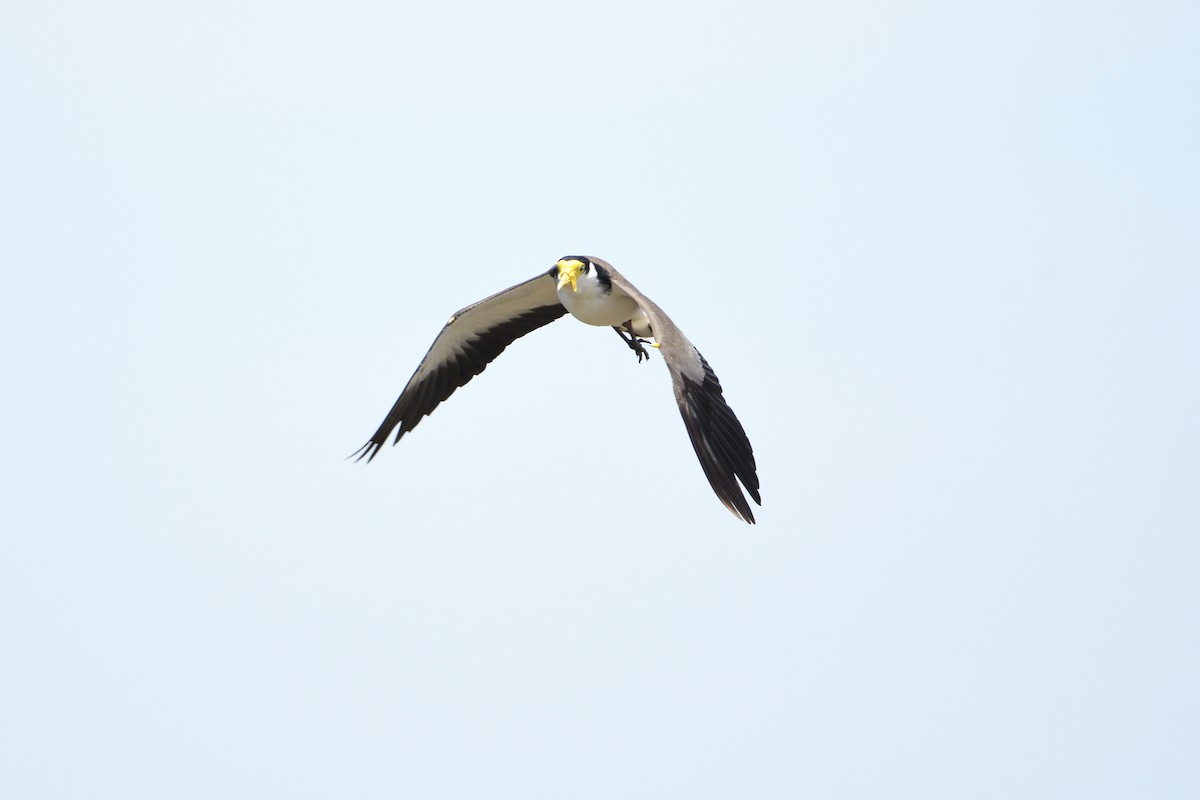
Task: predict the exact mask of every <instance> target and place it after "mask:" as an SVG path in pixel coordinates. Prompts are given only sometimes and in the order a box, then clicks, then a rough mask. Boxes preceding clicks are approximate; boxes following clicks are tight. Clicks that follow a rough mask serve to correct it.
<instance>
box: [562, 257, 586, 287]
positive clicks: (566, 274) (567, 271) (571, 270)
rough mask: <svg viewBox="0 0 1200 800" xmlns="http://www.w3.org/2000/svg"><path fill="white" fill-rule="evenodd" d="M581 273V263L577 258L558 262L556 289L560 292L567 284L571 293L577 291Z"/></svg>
mask: <svg viewBox="0 0 1200 800" xmlns="http://www.w3.org/2000/svg"><path fill="white" fill-rule="evenodd" d="M581 272H583V262H582V261H580V260H579V259H577V258H564V259H562V260H561V261H559V262H558V288H559V289H560V290H561V289H562V288H563V287H564V286H566V285H567V284H568V283H569V284H571V291H572V292H578V291H579V285H578V283H579V273H581Z"/></svg>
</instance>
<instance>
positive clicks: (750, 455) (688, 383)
mask: <svg viewBox="0 0 1200 800" xmlns="http://www.w3.org/2000/svg"><path fill="white" fill-rule="evenodd" d="M589 258H590V257H589ZM591 260H592V262H593V263H594V264H599V265H600V266H601V267H603V268H604V269H606V270H607V271H608V274H609V277H610V278H611V279H612V282H613V284H615V285H616V286H617V287H619V288H620V289H621V290H622V291H624V292H625V293H626V294H628V295H629V296H630V297H632V298H633V299H634V300H636V301H637V304H638V306H639V307H641V309H642V311H643V313H645V315H646V318H647V319H648V320H649V322H650V327H651V328H652V330H653V334H654V338H655V339H657V340H658V344H659V352H660V353H662V357H663V361H664V362H666V365H667V369H668V370H670V372H671V382H672V383H673V384H674V388H675V400H676V402H677V403H678V404H679V413H680V414H681V415H682V416H683V424H684V425H685V426H686V427H687V432H688V436H690V437H691V439H692V447H693V448H694V449H695V450H696V457H697V458H699V459H700V466H701V468H703V470H704V475H705V477H707V478H708V482H709V484H710V485H711V486H712V488H713V491H714V492H716V494H717V497H718V498H720V500H721V502H722V503H724V504H725V507H726V508H728V509H729V510H730V511H732V512H733V513H734V514H735V515H736V516H738V517H740V518H741V519H743V520H745V521H746V522H749V523H751V524H753V522H754V513H753V512H752V511H751V510H750V503H749V502H748V501H747V500H746V494H743V492H742V487H745V490H746V493H747V494H749V495H750V497H751V498H753V499H754V502H755V503H758V504H759V505H760V506H761V505H762V498H761V497H760V496H759V491H758V473H757V472H756V467H755V464H754V449H753V448H752V447H751V446H750V440H749V439H748V438H747V437H746V431H745V430H744V429H743V428H742V423H741V422H739V421H738V418H737V416H736V415H734V413H733V409H732V408H730V407H729V404H728V403H726V402H725V396H724V392H723V391H722V390H721V382H720V381H719V380H717V375H716V373H715V372H713V370H712V367H710V366H709V365H708V362H707V361H705V360H704V356H702V355H700V351H699V350H697V349H696V348H695V346H694V345H693V344H692V343H691V342H690V341H688V338H687V337H686V336H684V335H683V331H681V330H679V328H678V327H677V326H676V325H675V323H674V322H672V321H671V318H670V317H668V316H667V315H666V314H665V313H664V312H663V310H662V309H661V308H659V307H658V306H657V305H655V304H654V302H653V301H652V300H650V298H648V297H646V295H644V294H642V293H641V292H640V291H638V289H637V287H635V286H634V285H633V284H632V283H630V282H629V281H628V280H627V279H626V278H625V276H624V275H622V274H621V273H619V272H617V271H616V270H615V269H613V268H612V265H610V264H609V263H608V262H606V261H603V260H601V259H599V258H592V259H591ZM739 481H740V482H741V485H740V486H739V485H738V482H739Z"/></svg>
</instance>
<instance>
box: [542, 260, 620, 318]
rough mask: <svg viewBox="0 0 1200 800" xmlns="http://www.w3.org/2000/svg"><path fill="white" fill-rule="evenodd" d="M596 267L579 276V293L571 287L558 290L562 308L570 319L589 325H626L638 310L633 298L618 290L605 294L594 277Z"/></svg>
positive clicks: (615, 288) (600, 284) (614, 289)
mask: <svg viewBox="0 0 1200 800" xmlns="http://www.w3.org/2000/svg"><path fill="white" fill-rule="evenodd" d="M594 270H595V268H594V267H593V270H592V271H591V272H586V273H582V274H580V276H579V279H578V281H576V285H577V286H578V287H579V290H578V291H575V290H573V289H572V288H571V285H570V284H567V285H566V286H564V287H562V288H561V289H559V290H558V299H559V300H561V301H562V304H563V307H564V308H566V309H567V311H569V312H571V316H573V317H575V319H577V320H579V321H580V322H586V323H587V324H588V325H620V324H622V323H624V322H627V321H628V320H629V319H630V318H631V317H633V316H634V315H635V314H636V313H637V311H638V304H637V303H636V302H635V301H634V299H633V298H632V297H630V296H629V295H627V294H625V293H624V292H623V291H621V290H620V289H619V288H618V287H616V286H613V287H612V291H611V292H610V291H605V289H604V284H602V283H601V282H600V279H599V278H597V277H596V273H595V271H594Z"/></svg>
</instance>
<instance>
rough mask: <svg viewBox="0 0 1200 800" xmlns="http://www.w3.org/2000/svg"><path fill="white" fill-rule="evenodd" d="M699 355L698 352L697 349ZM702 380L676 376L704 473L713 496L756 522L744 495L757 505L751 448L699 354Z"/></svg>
mask: <svg viewBox="0 0 1200 800" xmlns="http://www.w3.org/2000/svg"><path fill="white" fill-rule="evenodd" d="M697 355H699V353H697ZM700 362H701V364H703V366H704V373H705V374H704V380H703V382H697V381H693V380H692V379H691V378H688V377H687V376H680V377H681V380H682V386H681V387H677V388H682V390H683V391H682V392H681V393H680V398H679V399H680V404H679V405H680V411H681V412H682V415H683V421H684V424H685V426H686V427H687V429H688V435H689V437H690V438H691V440H692V447H693V449H695V451H696V457H697V458H698V459H699V461H700V466H701V468H702V469H703V470H704V476H705V477H706V478H708V483H709V485H710V486H711V487H712V490H713V492H714V493H715V494H716V495H717V499H719V500H720V501H721V503H722V504H723V505H724V506H725V507H726V508H727V509H729V511H730V512H731V513H732V514H733V515H734V516H735V517H737V518H738V519H740V520H742V521H743V522H745V523H747V524H749V525H755V524H757V523H756V521H755V519H754V512H753V511H752V510H751V509H750V503H749V502H748V501H747V500H746V495H747V494H748V495H750V499H752V500H753V501H754V502H755V503H757V504H758V505H759V506H761V505H762V495H760V494H759V482H758V468H757V465H756V464H755V462H754V448H753V447H752V446H751V444H750V439H749V437H747V436H746V431H745V429H744V428H742V424H741V422H739V421H738V418H737V415H736V414H734V413H733V409H732V408H730V407H729V404H728V403H726V402H725V398H724V396H723V395H724V393H723V392H722V391H721V383H720V381H719V380H718V379H717V376H716V374H715V373H714V372H713V370H712V367H710V366H709V365H708V362H707V361H705V360H704V357H703V356H700Z"/></svg>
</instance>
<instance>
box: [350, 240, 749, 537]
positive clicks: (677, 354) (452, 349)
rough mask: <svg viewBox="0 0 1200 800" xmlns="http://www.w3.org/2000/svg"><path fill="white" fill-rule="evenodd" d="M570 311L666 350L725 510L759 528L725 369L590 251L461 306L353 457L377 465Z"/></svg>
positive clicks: (745, 443) (637, 343) (640, 353)
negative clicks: (514, 348)
mask: <svg viewBox="0 0 1200 800" xmlns="http://www.w3.org/2000/svg"><path fill="white" fill-rule="evenodd" d="M567 313H570V314H571V315H572V316H574V317H575V318H576V319H578V320H579V321H580V322H586V323H587V324H588V325H597V326H611V327H612V328H613V330H615V331H616V332H617V334H618V335H619V336H620V337H621V339H622V340H624V342H625V344H626V345H628V346H629V348H630V349H631V350H633V352H634V353H636V354H637V359H638V363H641V361H642V359H643V358H648V356H649V351H647V350H646V348H645V347H644V346H643V345H647V344H650V345H651V347H654V348H657V349H658V351H659V352H660V353H661V354H662V357H663V361H664V362H666V365H667V369H668V370H669V371H670V373H671V382H672V383H673V385H674V389H675V400H676V402H677V403H678V404H679V413H680V414H681V415H682V416H683V424H684V425H685V426H686V427H687V432H688V436H690V437H691V440H692V447H693V448H694V449H695V451H696V456H697V458H699V460H700V466H701V468H703V470H704V475H705V476H706V477H707V478H708V482H709V484H711V485H712V488H713V491H714V492H716V495H717V497H718V498H719V499H720V500H721V502H722V503H724V504H725V507H726V508H728V509H729V510H730V511H732V512H733V514H734V515H735V516H737V517H738V518H739V519H741V520H743V521H745V522H748V523H751V524H753V523H754V514H753V512H752V511H751V509H750V503H749V502H748V501H747V500H746V495H747V494H749V495H750V497H751V498H753V500H754V502H755V503H757V504H758V505H760V506H761V505H762V498H761V497H760V496H759V491H758V488H759V487H758V474H757V472H756V471H755V465H754V450H753V449H752V448H751V446H750V440H749V439H748V438H746V432H745V430H743V428H742V424H741V423H740V422H738V418H737V417H736V416H735V415H734V413H733V409H731V408H730V407H729V405H728V404H727V403H726V402H725V397H724V394H723V392H722V390H721V382H720V381H719V380H717V376H716V373H714V372H713V370H712V367H710V366H709V365H708V362H707V361H705V360H704V356H702V355H700V351H699V350H697V349H696V348H695V346H693V345H692V343H691V342H690V341H688V339H687V337H686V336H684V335H683V331H681V330H679V328H678V327H677V326H676V325H675V323H674V322H672V321H671V318H670V317H668V316H667V315H666V314H665V313H663V310H662V309H661V308H659V307H658V306H657V305H655V304H654V302H653V301H652V300H650V298H648V297H646V295H644V294H642V293H641V292H640V291H638V290H637V288H636V287H635V286H634V285H633V284H632V283H630V282H629V281H628V280H627V279H626V278H625V276H624V275H622V274H621V273H619V272H617V270H616V269H614V268H613V266H612V265H611V264H609V263H608V262H607V261H603V260H601V259H599V258H593V257H590V256H565V257H563V258H562V259H560V260H559V261H558V262H557V263H556V264H555V265H554V266H553V267H551V268H550V271H549V272H546V273H541V274H539V275H537V276H536V277H534V278H530V279H529V280H527V281H524V282H523V283H518V284H517V285H516V286H513V287H510V288H508V289H505V290H504V291H502V292H500V293H498V294H494V295H492V296H491V297H488V298H486V299H484V300H480V301H479V302H478V303H474V304H473V305H469V306H467V307H466V308H464V309H462V310H461V311H457V312H455V313H454V315H453V316H451V317H450V321H449V322H447V323H446V325H445V326H444V327H443V328H442V331H441V333H439V334H438V336H437V338H436V339H434V340H433V346H432V347H430V348H429V352H428V353H426V354H425V358H423V359H421V363H420V364H419V365H418V366H417V371H416V372H414V373H413V376H412V377H411V378H409V379H408V383H407V384H405V386H404V391H402V392H401V393H400V397H399V398H398V399H397V400H396V403H395V404H394V405H393V406H392V410H391V411H389V412H388V414H387V416H386V417H384V420H383V423H382V424H381V425H380V426H379V430H377V431H375V435H374V436H372V437H371V440H370V441H369V442H367V443H366V444H365V445H363V446H362V447H361V448H359V449H358V450H357V451H355V453H353V455H352V456H351V457H354V456H357V457H358V458H357V459H356V460H357V461H361V460H362V459H364V458H366V459H367V461H368V462H370V461H371V460H372V459H374V458H375V456H376V455H378V454H379V450H380V448H382V447H383V444H384V442H385V441H387V438H388V436H390V435H391V433H392V431H393V430H395V431H396V438H395V440H394V441H393V442H392V444H396V443H397V442H399V441H400V439H401V438H402V437H403V436H404V434H406V433H408V432H409V431H411V430H412V429H413V428H415V427H417V424H418V423H420V421H421V420H422V419H423V418H424V417H426V416H427V415H429V414H431V413H433V410H434V409H435V408H437V407H438V405H439V404H440V403H441V402H442V401H443V400H445V399H446V398H448V397H449V396H450V395H451V394H453V393H454V390H455V389H457V388H459V387H460V386H464V385H466V383H467V381H469V380H471V378H473V377H475V376H476V375H478V374H479V373H481V372H483V370H484V368H486V367H487V365H488V364H490V363H491V362H492V361H493V360H494V359H495V358H496V356H498V355H500V354H501V353H502V352H504V348H506V347H508V346H509V345H510V344H512V343H513V342H514V341H516V340H517V339H519V338H520V337H522V336H524V335H525V334H527V333H530V332H532V331H535V330H537V329H538V328H540V327H542V326H543V325H548V324H549V323H551V322H553V321H554V320H556V319H558V318H559V317H561V316H563V315H564V314H567ZM645 337H652V338H653V339H654V340H655V341H654V343H653V344H651V342H650V341H648V339H647V338H645ZM739 481H740V484H741V485H740V486H739ZM743 488H744V489H745V492H744V493H743V491H742V490H743Z"/></svg>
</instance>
